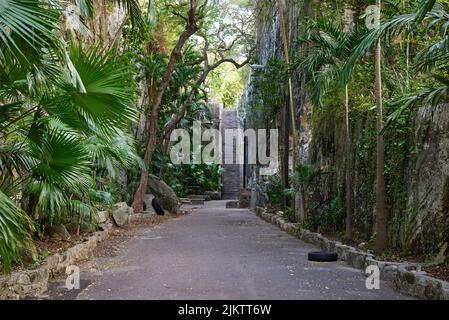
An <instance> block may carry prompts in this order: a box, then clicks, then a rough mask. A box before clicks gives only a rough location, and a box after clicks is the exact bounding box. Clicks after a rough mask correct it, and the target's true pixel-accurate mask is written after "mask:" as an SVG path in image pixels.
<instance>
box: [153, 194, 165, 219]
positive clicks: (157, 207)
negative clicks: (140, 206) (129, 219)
mask: <svg viewBox="0 0 449 320" xmlns="http://www.w3.org/2000/svg"><path fill="white" fill-rule="evenodd" d="M151 205H152V206H153V208H154V211H156V213H157V215H158V216H163V215H165V210H164V207H163V206H162V201H161V199H159V198H154V199H153V201H151Z"/></svg>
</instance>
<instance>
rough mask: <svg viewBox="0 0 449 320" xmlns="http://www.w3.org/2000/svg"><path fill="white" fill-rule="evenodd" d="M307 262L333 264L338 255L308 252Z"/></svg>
mask: <svg viewBox="0 0 449 320" xmlns="http://www.w3.org/2000/svg"><path fill="white" fill-rule="evenodd" d="M309 261H313V262H335V261H338V254H336V253H333V252H310V253H309Z"/></svg>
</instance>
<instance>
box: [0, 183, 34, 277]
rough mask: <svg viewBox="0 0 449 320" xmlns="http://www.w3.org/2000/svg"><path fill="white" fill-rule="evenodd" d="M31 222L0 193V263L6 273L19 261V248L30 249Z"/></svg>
mask: <svg viewBox="0 0 449 320" xmlns="http://www.w3.org/2000/svg"><path fill="white" fill-rule="evenodd" d="M32 231H33V227H32V223H31V220H30V219H29V218H28V216H27V215H26V213H25V212H23V211H22V210H20V209H19V208H18V207H17V206H16V205H15V203H14V202H13V201H12V200H11V199H10V198H9V197H8V196H7V195H5V194H4V193H3V192H1V191H0V261H1V262H2V264H3V268H4V269H5V271H6V272H9V271H10V268H11V264H12V263H13V262H17V261H20V252H19V248H20V246H24V247H32V246H33V245H32V242H31V236H30V234H31V232H32Z"/></svg>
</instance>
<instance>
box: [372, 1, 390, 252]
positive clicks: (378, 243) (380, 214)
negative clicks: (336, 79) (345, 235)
mask: <svg viewBox="0 0 449 320" xmlns="http://www.w3.org/2000/svg"><path fill="white" fill-rule="evenodd" d="M377 4H378V6H379V16H380V10H381V1H380V0H378V1H377ZM381 55H382V47H381V42H380V40H379V41H378V43H377V47H376V104H377V163H376V180H377V183H376V217H375V233H376V234H375V241H374V250H375V251H376V252H377V253H380V252H382V251H383V250H384V249H385V248H386V247H387V203H386V202H387V201H386V194H385V177H384V162H385V159H384V149H385V146H384V138H383V136H382V130H383V117H382V116H383V110H382V109H383V108H382V56H381Z"/></svg>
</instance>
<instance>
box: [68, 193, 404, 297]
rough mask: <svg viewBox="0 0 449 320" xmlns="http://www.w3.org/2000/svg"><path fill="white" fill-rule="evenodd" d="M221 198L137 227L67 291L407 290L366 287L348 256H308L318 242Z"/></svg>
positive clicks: (279, 293)
mask: <svg viewBox="0 0 449 320" xmlns="http://www.w3.org/2000/svg"><path fill="white" fill-rule="evenodd" d="M224 206H225V202H222V201H217V202H210V203H207V204H206V205H205V206H204V207H202V208H200V209H197V210H195V211H194V212H193V213H192V214H191V215H188V216H184V217H182V218H179V219H175V220H170V221H168V222H166V223H165V224H162V225H159V226H156V227H151V228H150V227H148V228H142V229H139V230H138V231H137V232H136V233H135V234H134V235H133V237H132V239H130V241H129V242H127V243H126V245H125V246H124V248H123V249H121V250H120V251H119V252H118V254H117V255H116V256H114V257H107V258H95V260H94V261H93V262H94V263H95V264H96V265H97V266H100V268H99V270H97V271H94V272H86V271H83V273H82V275H81V277H82V279H83V283H84V286H85V288H84V289H83V290H82V291H81V292H77V294H72V296H70V297H69V298H77V299H194V300H196V299H206V300H207V299H270V300H271V299H404V298H406V297H404V296H401V295H400V294H398V293H396V292H395V291H394V290H393V284H392V283H391V282H382V283H381V290H380V291H369V290H367V289H366V288H365V276H364V275H363V274H362V272H361V271H360V270H356V269H352V268H350V267H348V266H346V265H345V264H344V263H341V262H339V263H328V264H317V263H310V262H308V261H307V253H308V252H309V251H311V250H316V248H314V247H313V246H311V245H308V244H305V243H303V242H302V241H299V240H298V239H296V238H294V237H292V236H290V235H288V234H286V233H284V232H282V231H280V230H279V229H278V228H277V227H275V226H272V225H270V224H268V223H266V222H264V221H262V220H261V219H259V218H258V217H257V216H255V215H254V214H253V213H251V212H250V211H248V210H240V209H237V210H236V209H225V208H224ZM101 266H104V268H101ZM106 266H107V267H106ZM66 298H67V297H66Z"/></svg>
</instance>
